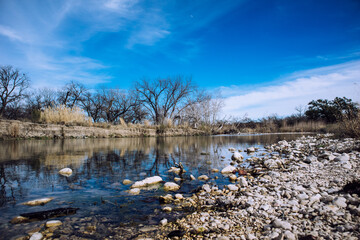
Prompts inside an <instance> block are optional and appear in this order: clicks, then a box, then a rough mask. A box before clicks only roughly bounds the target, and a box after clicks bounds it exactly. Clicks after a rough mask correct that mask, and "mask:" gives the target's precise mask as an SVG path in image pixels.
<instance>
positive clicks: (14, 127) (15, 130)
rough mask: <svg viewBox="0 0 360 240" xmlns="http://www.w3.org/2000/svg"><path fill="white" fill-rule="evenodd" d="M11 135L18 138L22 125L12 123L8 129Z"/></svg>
mask: <svg viewBox="0 0 360 240" xmlns="http://www.w3.org/2000/svg"><path fill="white" fill-rule="evenodd" d="M8 132H9V135H10V136H11V137H13V138H17V137H18V136H19V133H20V127H19V124H17V123H14V124H11V125H10V127H9V129H8Z"/></svg>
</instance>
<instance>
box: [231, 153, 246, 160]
mask: <svg viewBox="0 0 360 240" xmlns="http://www.w3.org/2000/svg"><path fill="white" fill-rule="evenodd" d="M243 158H244V157H243V156H242V155H241V153H239V152H234V153H233V155H232V156H231V159H232V160H242V159H243Z"/></svg>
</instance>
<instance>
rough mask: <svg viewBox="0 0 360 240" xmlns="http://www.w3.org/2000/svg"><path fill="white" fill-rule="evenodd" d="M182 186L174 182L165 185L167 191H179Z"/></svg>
mask: <svg viewBox="0 0 360 240" xmlns="http://www.w3.org/2000/svg"><path fill="white" fill-rule="evenodd" d="M179 188H180V186H179V185H177V184H176V183H173V182H167V183H165V184H164V190H165V191H176V190H179Z"/></svg>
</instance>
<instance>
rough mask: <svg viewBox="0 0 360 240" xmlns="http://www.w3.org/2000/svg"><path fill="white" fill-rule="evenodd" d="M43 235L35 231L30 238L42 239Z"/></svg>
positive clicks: (33, 239)
mask: <svg viewBox="0 0 360 240" xmlns="http://www.w3.org/2000/svg"><path fill="white" fill-rule="evenodd" d="M43 237H44V236H43V235H42V234H41V233H39V232H36V233H33V235H31V237H30V239H29V240H41V239H43Z"/></svg>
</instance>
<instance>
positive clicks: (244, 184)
mask: <svg viewBox="0 0 360 240" xmlns="http://www.w3.org/2000/svg"><path fill="white" fill-rule="evenodd" d="M239 182H240V186H241V187H247V186H248V185H249V184H248V182H247V181H246V178H244V177H239Z"/></svg>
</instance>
